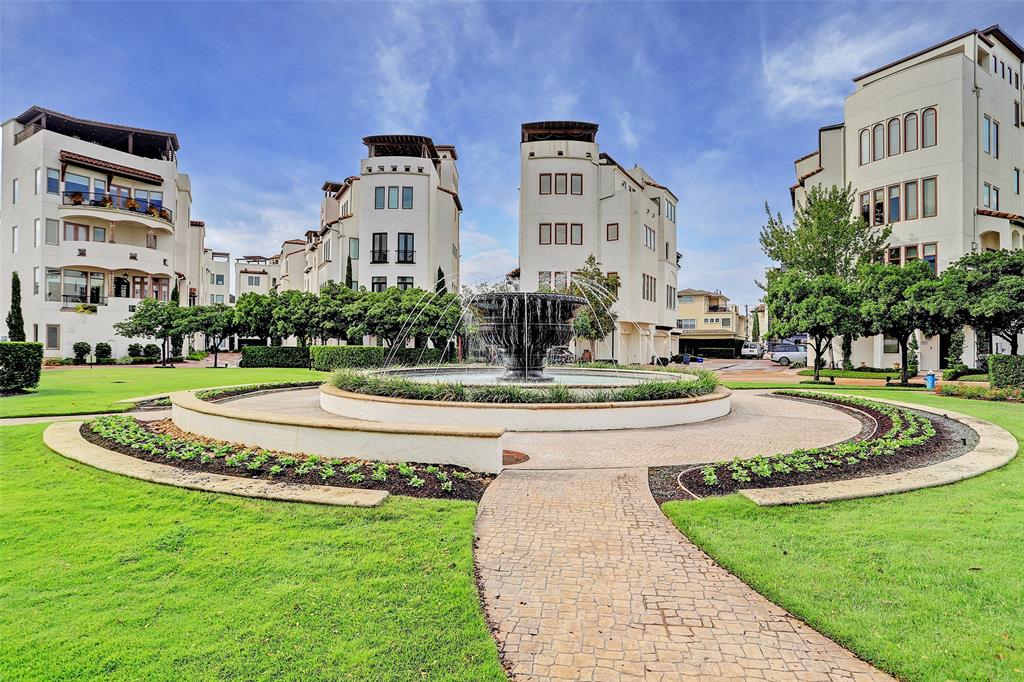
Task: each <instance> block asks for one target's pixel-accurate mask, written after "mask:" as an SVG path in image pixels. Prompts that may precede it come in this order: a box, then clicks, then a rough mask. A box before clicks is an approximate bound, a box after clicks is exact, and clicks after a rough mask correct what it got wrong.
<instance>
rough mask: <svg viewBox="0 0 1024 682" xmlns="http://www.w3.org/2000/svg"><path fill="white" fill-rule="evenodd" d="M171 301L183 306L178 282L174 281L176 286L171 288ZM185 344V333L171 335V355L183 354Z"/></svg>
mask: <svg viewBox="0 0 1024 682" xmlns="http://www.w3.org/2000/svg"><path fill="white" fill-rule="evenodd" d="M171 303H173V304H174V305H176V306H179V307H180V306H181V294H179V293H178V283H177V282H175V283H174V288H173V289H171ZM184 345H185V335H184V334H175V335H174V336H172V337H171V356H172V357H178V356H180V355H181V350H182V348H183V347H184Z"/></svg>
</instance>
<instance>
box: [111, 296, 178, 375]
mask: <svg viewBox="0 0 1024 682" xmlns="http://www.w3.org/2000/svg"><path fill="white" fill-rule="evenodd" d="M182 310H183V308H179V307H178V306H176V305H174V304H172V303H171V302H170V301H158V300H156V299H154V298H144V299H142V300H141V301H139V303H138V304H137V305H136V306H135V312H134V313H132V314H131V316H129V317H128V319H126V320H123V321H121V322H116V323H115V324H114V331H116V332H117V333H118V334H119V335H121V336H124V337H126V338H130V339H132V338H140V337H141V338H146V339H157V340H159V341H160V342H161V344H162V345H163V350H162V356H163V357H162V358H161V364H164V365H166V364H167V343H168V341H169V340H170V338H171V337H172V336H174V335H175V334H180V333H183V332H182V324H181V323H182V314H181V311H182Z"/></svg>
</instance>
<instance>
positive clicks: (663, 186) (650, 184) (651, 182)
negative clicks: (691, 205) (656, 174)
mask: <svg viewBox="0 0 1024 682" xmlns="http://www.w3.org/2000/svg"><path fill="white" fill-rule="evenodd" d="M644 184H645V185H647V186H649V187H657V188H658V189H663V190H665V191H666V192H668V193H669V195H671V197H672V198H673V199H675V200H676V201H679V197H677V196H676V195H675V194H674V193H673V192H672V190H670V189H669V188H668V187H666V186H665V185H660V184H658V183H656V182H655V181H654V180H644Z"/></svg>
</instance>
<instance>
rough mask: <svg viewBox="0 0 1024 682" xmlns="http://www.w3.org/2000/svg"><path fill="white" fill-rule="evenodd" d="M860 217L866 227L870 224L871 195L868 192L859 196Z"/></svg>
mask: <svg viewBox="0 0 1024 682" xmlns="http://www.w3.org/2000/svg"><path fill="white" fill-rule="evenodd" d="M860 217H861V218H863V219H864V222H866V223H867V224H868V225H870V224H871V194H870V193H869V192H863V193H862V194H861V195H860Z"/></svg>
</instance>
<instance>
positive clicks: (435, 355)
mask: <svg viewBox="0 0 1024 682" xmlns="http://www.w3.org/2000/svg"><path fill="white" fill-rule="evenodd" d="M382 350H384V351H385V352H384V358H385V359H387V355H388V353H387V350H388V349H382ZM452 360H453V358H449V359H448V360H447V361H448V362H451V361H452ZM442 361H445V358H444V351H443V350H442V349H440V348H399V349H398V350H397V351H396V352H395V354H394V357H393V358H391V362H390V364H392V365H436V364H437V363H439V362H442Z"/></svg>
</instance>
